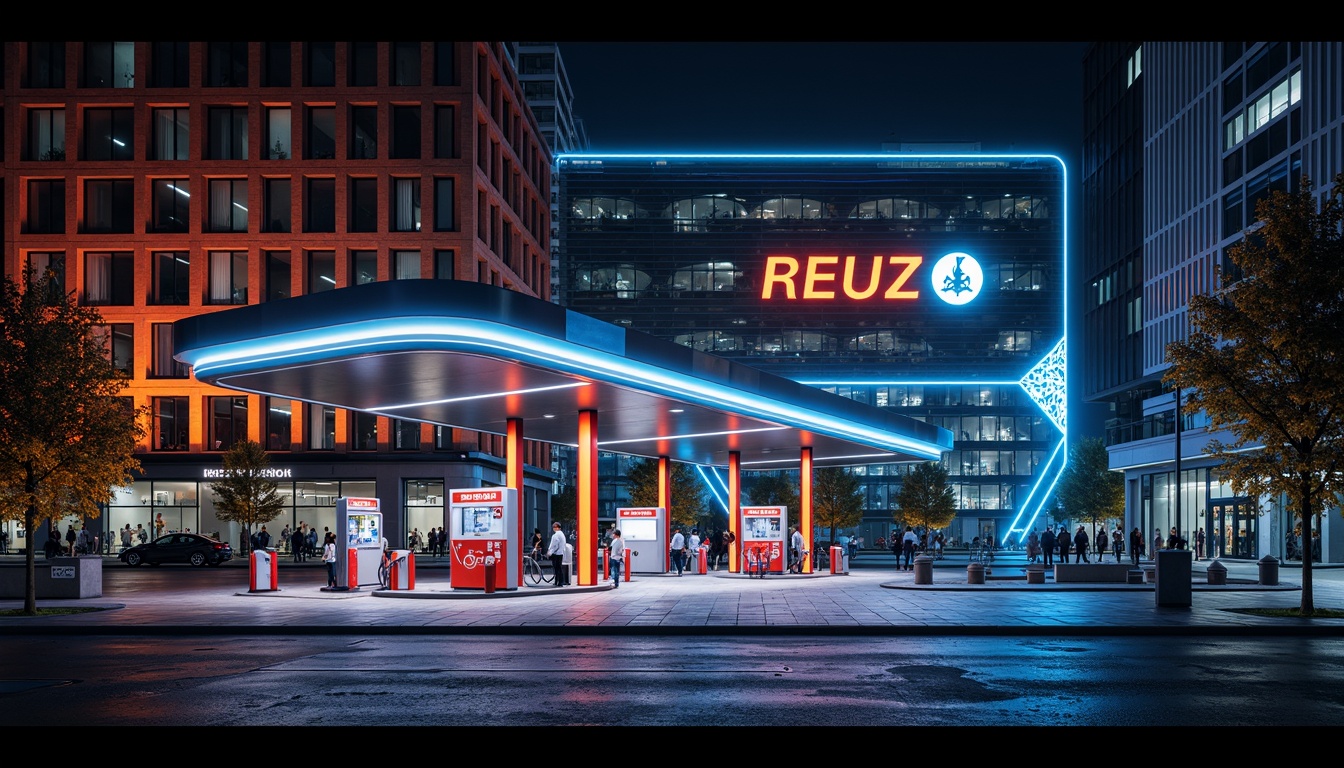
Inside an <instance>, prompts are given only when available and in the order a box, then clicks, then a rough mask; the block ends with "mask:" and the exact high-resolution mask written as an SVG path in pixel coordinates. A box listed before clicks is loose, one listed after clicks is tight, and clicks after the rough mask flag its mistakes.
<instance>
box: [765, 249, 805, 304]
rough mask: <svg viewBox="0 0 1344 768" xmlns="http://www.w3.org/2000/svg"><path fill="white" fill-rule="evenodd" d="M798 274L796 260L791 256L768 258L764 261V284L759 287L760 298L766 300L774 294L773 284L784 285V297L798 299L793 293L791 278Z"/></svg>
mask: <svg viewBox="0 0 1344 768" xmlns="http://www.w3.org/2000/svg"><path fill="white" fill-rule="evenodd" d="M796 274H798V260H797V259H795V258H793V257H792V256H770V257H767V258H766V260H765V283H764V285H762V286H761V298H762V299H768V298H770V297H771V296H772V295H773V294H774V288H775V283H783V284H784V296H785V298H789V299H796V298H798V294H797V293H796V292H795V291H794V287H793V276H794V275H796Z"/></svg>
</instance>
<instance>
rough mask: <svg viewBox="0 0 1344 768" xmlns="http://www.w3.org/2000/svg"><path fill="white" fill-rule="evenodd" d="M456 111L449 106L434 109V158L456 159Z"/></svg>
mask: <svg viewBox="0 0 1344 768" xmlns="http://www.w3.org/2000/svg"><path fill="white" fill-rule="evenodd" d="M456 121H457V110H456V109H454V108H453V107H450V106H436V107H434V157H436V158H439V159H441V160H448V159H452V158H454V157H457V148H456V147H455V146H454V145H455V144H456V142H457V122H456Z"/></svg>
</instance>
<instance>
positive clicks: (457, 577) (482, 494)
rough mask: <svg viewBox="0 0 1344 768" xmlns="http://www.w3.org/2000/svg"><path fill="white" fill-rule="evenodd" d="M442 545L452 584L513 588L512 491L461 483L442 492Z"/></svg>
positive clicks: (516, 575)
mask: <svg viewBox="0 0 1344 768" xmlns="http://www.w3.org/2000/svg"><path fill="white" fill-rule="evenodd" d="M448 499H449V507H448V551H449V555H450V556H451V557H452V558H453V559H452V562H451V565H450V568H449V572H448V579H449V586H451V587H452V588H453V589H487V581H486V580H487V578H488V577H487V574H489V578H491V579H492V581H491V582H490V583H489V589H488V590H487V591H490V592H493V591H494V590H497V589H517V588H518V582H519V581H520V577H521V572H522V561H521V560H520V559H519V554H518V553H519V552H521V551H522V550H521V545H520V544H519V543H518V515H517V509H518V491H517V490H516V489H514V488H463V489H459V490H452V491H449V492H448Z"/></svg>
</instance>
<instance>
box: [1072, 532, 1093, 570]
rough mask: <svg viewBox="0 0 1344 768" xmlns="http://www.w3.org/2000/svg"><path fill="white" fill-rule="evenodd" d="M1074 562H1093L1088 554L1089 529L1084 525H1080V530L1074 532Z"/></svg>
mask: <svg viewBox="0 0 1344 768" xmlns="http://www.w3.org/2000/svg"><path fill="white" fill-rule="evenodd" d="M1073 562H1074V563H1078V562H1084V563H1090V562H1092V561H1091V560H1090V559H1089V558H1088V556H1087V530H1086V529H1085V528H1083V526H1081V525H1080V526H1078V532H1077V533H1075V534H1073Z"/></svg>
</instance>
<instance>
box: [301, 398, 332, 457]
mask: <svg viewBox="0 0 1344 768" xmlns="http://www.w3.org/2000/svg"><path fill="white" fill-rule="evenodd" d="M304 410H306V411H307V412H308V448H309V449H311V450H314V451H331V450H335V448H336V409H335V408H333V407H332V406H330V405H318V404H317V403H310V404H309V405H307V406H306V407H305V409H304Z"/></svg>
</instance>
